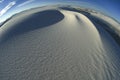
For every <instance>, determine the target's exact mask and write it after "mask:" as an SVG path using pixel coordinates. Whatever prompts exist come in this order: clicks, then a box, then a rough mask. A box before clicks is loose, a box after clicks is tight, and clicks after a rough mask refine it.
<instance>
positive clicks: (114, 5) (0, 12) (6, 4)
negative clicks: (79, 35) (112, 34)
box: [0, 0, 120, 22]
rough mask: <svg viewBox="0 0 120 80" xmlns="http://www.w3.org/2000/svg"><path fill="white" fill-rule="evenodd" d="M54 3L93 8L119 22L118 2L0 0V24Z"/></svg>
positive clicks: (91, 0) (96, 0) (119, 7)
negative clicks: (10, 18) (22, 12)
mask: <svg viewBox="0 0 120 80" xmlns="http://www.w3.org/2000/svg"><path fill="white" fill-rule="evenodd" d="M52 3H53V4H54V3H68V4H71V3H74V4H75V5H82V6H86V7H89V8H94V9H97V10H100V11H102V12H103V13H106V14H108V15H109V16H111V17H113V18H115V19H116V20H118V21H119V22H120V10H119V9H120V6H119V5H120V0H0V22H1V21H4V20H5V19H6V18H8V17H10V16H11V15H13V14H14V13H17V12H19V11H22V10H25V9H27V8H30V7H34V6H42V5H47V4H52Z"/></svg>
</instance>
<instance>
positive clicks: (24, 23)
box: [2, 10, 64, 40]
mask: <svg viewBox="0 0 120 80" xmlns="http://www.w3.org/2000/svg"><path fill="white" fill-rule="evenodd" d="M27 14H28V13H22V14H21V15H17V16H14V17H12V18H11V19H10V20H8V21H7V22H6V24H7V25H6V24H5V25H6V27H5V28H6V31H5V32H4V31H3V33H2V36H3V38H8V37H12V36H14V35H17V34H23V33H24V32H28V31H31V30H34V29H37V28H43V27H47V26H50V25H52V24H55V23H57V22H59V21H61V20H62V19H63V18H64V15H62V14H61V13H60V12H59V11H58V10H47V11H41V12H35V13H32V14H28V15H27ZM46 22H47V23H46ZM3 29H4V27H3ZM3 38H2V39H3ZM3 40H5V39H3Z"/></svg>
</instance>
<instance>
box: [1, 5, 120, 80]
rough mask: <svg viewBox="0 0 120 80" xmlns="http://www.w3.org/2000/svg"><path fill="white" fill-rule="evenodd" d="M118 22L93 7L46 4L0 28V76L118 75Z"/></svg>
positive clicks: (111, 79) (115, 79)
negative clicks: (46, 5) (91, 8)
mask: <svg viewBox="0 0 120 80" xmlns="http://www.w3.org/2000/svg"><path fill="white" fill-rule="evenodd" d="M119 79H120V24H119V23H118V22H117V21H115V20H114V19H112V18H110V17H108V16H106V15H103V14H102V13H99V12H95V11H94V10H90V9H85V8H76V7H67V6H66V7H61V6H57V7H56V6H49V7H42V8H34V9H30V10H27V11H24V12H21V13H18V14H16V15H14V16H12V17H11V18H10V19H9V20H7V21H6V22H4V24H2V26H1V27H0V80H119Z"/></svg>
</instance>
